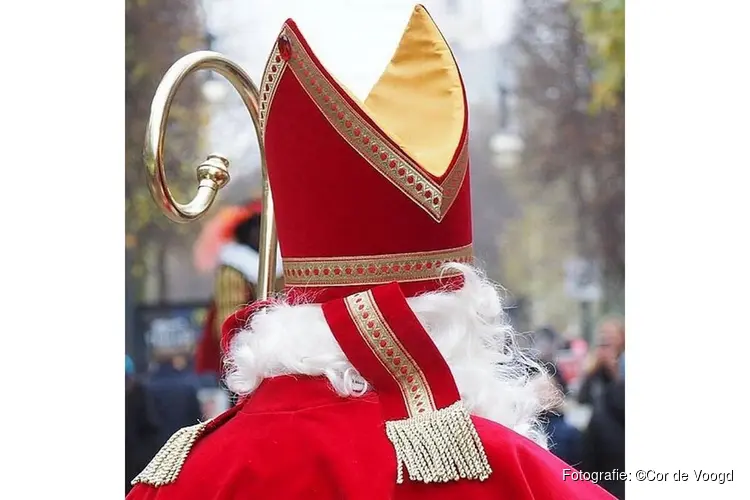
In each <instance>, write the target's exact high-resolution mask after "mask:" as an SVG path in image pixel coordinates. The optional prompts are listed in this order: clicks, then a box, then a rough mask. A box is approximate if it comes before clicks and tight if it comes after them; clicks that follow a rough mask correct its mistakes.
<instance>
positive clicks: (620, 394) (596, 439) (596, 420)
mask: <svg viewBox="0 0 750 500" xmlns="http://www.w3.org/2000/svg"><path fill="white" fill-rule="evenodd" d="M582 459H583V461H582V463H581V470H583V471H586V472H604V471H612V470H614V469H619V470H620V471H624V470H625V380H624V379H618V380H616V381H615V382H613V383H612V384H611V385H609V386H608V387H607V388H606V390H605V392H604V394H603V397H602V398H601V399H600V401H599V402H598V403H597V404H596V405H595V406H594V409H593V412H592V415H591V420H590V421H589V425H588V428H587V429H586V431H585V432H584V434H583V456H582ZM599 486H601V487H602V488H604V489H605V490H607V491H609V492H610V493H611V494H612V495H614V496H615V497H617V498H618V499H620V500H622V499H624V498H625V482H624V481H602V482H600V483H599Z"/></svg>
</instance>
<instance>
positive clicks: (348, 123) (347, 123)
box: [344, 120, 352, 128]
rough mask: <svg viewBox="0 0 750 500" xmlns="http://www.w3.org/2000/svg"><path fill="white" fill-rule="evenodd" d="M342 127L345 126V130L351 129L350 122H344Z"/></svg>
mask: <svg viewBox="0 0 750 500" xmlns="http://www.w3.org/2000/svg"><path fill="white" fill-rule="evenodd" d="M344 125H346V128H351V126H352V122H350V121H349V120H346V122H344Z"/></svg>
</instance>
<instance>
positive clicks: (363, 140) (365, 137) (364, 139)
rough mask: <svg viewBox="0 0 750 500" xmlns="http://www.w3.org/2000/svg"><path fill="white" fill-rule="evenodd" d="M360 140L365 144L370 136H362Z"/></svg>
mask: <svg viewBox="0 0 750 500" xmlns="http://www.w3.org/2000/svg"><path fill="white" fill-rule="evenodd" d="M362 142H364V143H365V144H367V143H368V142H370V138H369V137H367V136H364V137H363V138H362Z"/></svg>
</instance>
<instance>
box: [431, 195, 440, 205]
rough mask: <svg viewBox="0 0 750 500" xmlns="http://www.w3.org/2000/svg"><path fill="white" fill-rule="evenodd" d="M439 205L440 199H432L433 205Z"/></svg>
mask: <svg viewBox="0 0 750 500" xmlns="http://www.w3.org/2000/svg"><path fill="white" fill-rule="evenodd" d="M439 203H440V198H438V197H437V196H436V197H434V198H433V199H432V204H433V205H438V204H439Z"/></svg>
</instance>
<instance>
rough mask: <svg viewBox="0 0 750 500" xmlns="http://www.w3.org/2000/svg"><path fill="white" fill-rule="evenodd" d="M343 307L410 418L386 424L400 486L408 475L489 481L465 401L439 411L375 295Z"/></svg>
mask: <svg viewBox="0 0 750 500" xmlns="http://www.w3.org/2000/svg"><path fill="white" fill-rule="evenodd" d="M344 304H345V306H346V309H347V311H348V313H349V316H350V318H351V320H352V322H353V323H354V325H355V326H356V329H357V331H358V332H359V335H360V337H361V338H362V340H363V341H364V343H365V344H366V345H367V347H368V348H369V350H370V351H371V352H372V353H373V354H374V355H375V357H376V358H377V359H378V361H379V362H380V364H381V365H382V366H383V368H385V370H386V371H387V372H388V373H389V374H390V377H391V378H392V379H393V381H395V382H396V385H397V386H398V388H399V391H400V393H401V398H402V401H403V403H404V407H405V409H406V413H407V414H408V416H407V417H406V418H403V419H400V420H390V421H386V423H385V425H386V435H387V436H388V439H389V440H390V441H391V443H392V444H393V447H394V449H395V451H396V461H397V463H398V469H397V472H396V482H397V483H399V484H400V483H403V482H404V469H406V471H407V473H408V475H409V479H410V480H412V481H419V482H424V483H434V482H447V481H457V480H459V479H478V480H480V481H484V480H485V479H487V478H488V477H489V476H490V474H492V468H491V467H490V464H489V461H488V460H487V454H486V453H485V450H484V445H483V444H482V441H481V440H480V438H479V434H478V433H477V430H476V428H475V427H474V423H473V422H472V421H471V416H470V415H469V412H468V411H466V408H465V407H464V406H463V403H462V402H461V400H458V401H456V402H455V403H453V404H451V405H450V406H447V407H445V408H440V409H438V408H437V406H436V404H435V397H434V395H433V393H432V389H431V388H430V384H429V381H428V380H427V376H426V374H425V373H424V372H423V371H422V370H421V369H420V367H419V365H418V364H417V362H416V361H415V360H414V358H412V356H411V355H410V354H409V352H408V350H407V349H406V348H405V347H404V346H403V344H402V343H401V341H400V340H399V337H398V335H397V334H396V333H395V332H394V330H393V329H392V328H391V326H390V325H389V324H388V321H387V320H386V319H385V317H384V315H383V312H382V311H381V310H380V307H379V306H378V303H377V301H376V300H375V297H374V296H373V292H372V291H371V290H368V291H367V292H360V293H355V294H353V295H350V296H349V297H347V298H345V299H344ZM396 326H397V325H394V327H396ZM396 330H398V328H396ZM381 389H383V388H381ZM441 389H444V388H436V390H441ZM384 403H385V402H384Z"/></svg>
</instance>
